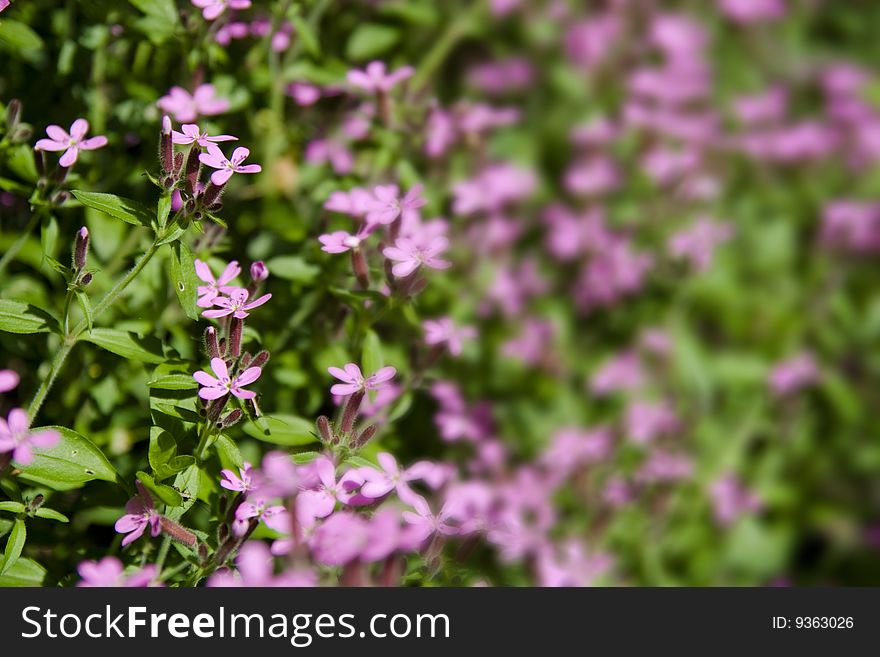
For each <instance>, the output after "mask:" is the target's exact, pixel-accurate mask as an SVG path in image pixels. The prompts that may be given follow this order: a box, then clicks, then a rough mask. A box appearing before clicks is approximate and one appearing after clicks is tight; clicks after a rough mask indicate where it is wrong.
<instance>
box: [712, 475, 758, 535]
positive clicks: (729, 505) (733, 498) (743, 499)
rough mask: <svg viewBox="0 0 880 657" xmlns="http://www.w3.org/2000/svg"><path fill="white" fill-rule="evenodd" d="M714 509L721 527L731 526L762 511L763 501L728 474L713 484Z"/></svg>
mask: <svg viewBox="0 0 880 657" xmlns="http://www.w3.org/2000/svg"><path fill="white" fill-rule="evenodd" d="M709 495H710V497H711V498H712V509H713V512H714V514H715V520H716V522H718V524H719V525H725V526H726V525H730V524H732V523H733V522H734V521H735V520H736V519H737V518H739V517H740V516H742V515H745V514H747V513H754V512H755V511H758V510H760V508H761V500H760V498H759V497H758V496H757V495H755V494H754V493H751V492H749V491H748V490H746V489H745V488H744V487H743V485H742V483H741V482H740V481H739V479H737V478H736V477H735V476H734V475H732V474H730V473H727V474H724V475H722V476H721V477H719V478H718V479H716V480H715V481H714V482H712V485H711V486H710V487H709Z"/></svg>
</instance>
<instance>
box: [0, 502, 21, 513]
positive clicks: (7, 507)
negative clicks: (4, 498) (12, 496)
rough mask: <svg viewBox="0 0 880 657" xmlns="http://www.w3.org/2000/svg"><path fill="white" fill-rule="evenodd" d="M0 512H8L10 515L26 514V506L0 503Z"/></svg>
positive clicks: (15, 503) (18, 503) (19, 503)
mask: <svg viewBox="0 0 880 657" xmlns="http://www.w3.org/2000/svg"><path fill="white" fill-rule="evenodd" d="M0 511H8V512H9V513H22V512H24V504H22V503H21V502H0Z"/></svg>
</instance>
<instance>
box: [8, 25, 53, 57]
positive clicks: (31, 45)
mask: <svg viewBox="0 0 880 657" xmlns="http://www.w3.org/2000/svg"><path fill="white" fill-rule="evenodd" d="M42 47H43V40H42V39H41V38H40V35H39V34H37V33H36V32H34V31H33V30H32V29H31V28H30V27H28V26H27V25H25V24H24V23H20V22H19V21H11V20H8V19H6V20H0V48H2V49H3V50H7V51H9V52H11V53H12V54H19V55H26V54H28V53H29V52H30V51H35V50H40V49H41V48H42Z"/></svg>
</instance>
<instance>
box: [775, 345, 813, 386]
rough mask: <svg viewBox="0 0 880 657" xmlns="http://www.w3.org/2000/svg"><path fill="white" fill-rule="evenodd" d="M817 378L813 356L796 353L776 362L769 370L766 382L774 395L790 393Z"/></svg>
mask: <svg viewBox="0 0 880 657" xmlns="http://www.w3.org/2000/svg"><path fill="white" fill-rule="evenodd" d="M818 380H819V368H818V367H817V366H816V361H815V360H814V359H813V356H812V355H811V354H808V353H802V354H798V355H797V356H794V357H793V358H790V359H788V360H785V361H782V362H781V363H778V364H777V365H776V366H775V367H774V368H773V370H772V371H771V372H770V376H769V378H768V382H769V384H770V387H771V388H772V390H773V392H774V393H775V394H776V395H779V396H782V395H790V394H791V393H793V392H797V391H798V390H800V389H801V388H805V387H807V386H809V385H812V384H813V383H816V381H818Z"/></svg>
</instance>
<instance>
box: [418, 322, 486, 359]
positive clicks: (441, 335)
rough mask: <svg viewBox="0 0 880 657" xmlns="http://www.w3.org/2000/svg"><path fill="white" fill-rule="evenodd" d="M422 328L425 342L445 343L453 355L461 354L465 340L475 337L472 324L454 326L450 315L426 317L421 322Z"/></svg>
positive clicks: (430, 343) (431, 343)
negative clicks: (437, 317) (436, 317)
mask: <svg viewBox="0 0 880 657" xmlns="http://www.w3.org/2000/svg"><path fill="white" fill-rule="evenodd" d="M422 328H423V329H424V330H425V344H429V345H440V344H445V345H446V346H447V347H448V349H449V353H450V354H452V355H453V356H460V355H461V352H462V349H463V343H464V342H465V341H466V340H473V339H474V338H475V337H477V330H476V329H475V328H474V327H473V326H461V327H459V326H456V325H455V323H454V322H453V321H452V318H450V317H441V318H440V319H426V320H425V321H424V322H422Z"/></svg>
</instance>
